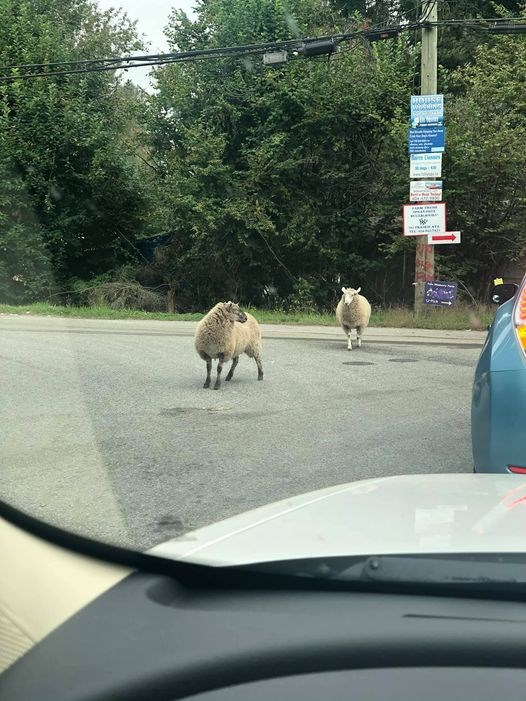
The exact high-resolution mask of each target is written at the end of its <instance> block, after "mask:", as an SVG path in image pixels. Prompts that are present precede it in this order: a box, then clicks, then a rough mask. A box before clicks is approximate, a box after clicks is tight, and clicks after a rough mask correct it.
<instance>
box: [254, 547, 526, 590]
mask: <svg viewBox="0 0 526 701" xmlns="http://www.w3.org/2000/svg"><path fill="white" fill-rule="evenodd" d="M241 569H245V570H250V571H252V572H261V573H267V574H270V573H273V574H276V575H285V576H288V577H300V578H307V579H316V580H319V581H323V580H325V581H327V580H329V581H336V582H355V583H358V582H363V583H366V582H370V583H398V584H433V585H452V586H455V587H458V586H459V585H468V586H469V587H473V586H475V587H482V588H485V589H486V588H496V589H498V590H501V588H502V587H506V588H509V587H513V588H514V590H515V589H516V587H520V588H523V587H524V590H525V591H526V555H524V554H522V553H509V554H508V553H506V554H502V553H500V554H499V553H497V554H493V553H483V554H480V553H476V554H470V553H467V554H457V553H454V554H447V553H446V554H439V555H419V554H418V555H368V556H354V557H331V558H312V559H301V560H281V561H279V562H265V563H258V564H254V565H245V566H244V567H243V568H241Z"/></svg>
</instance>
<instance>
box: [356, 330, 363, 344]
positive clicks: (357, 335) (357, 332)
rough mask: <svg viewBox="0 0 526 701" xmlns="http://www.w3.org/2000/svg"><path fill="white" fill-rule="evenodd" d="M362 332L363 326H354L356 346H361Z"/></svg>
mask: <svg viewBox="0 0 526 701" xmlns="http://www.w3.org/2000/svg"><path fill="white" fill-rule="evenodd" d="M362 333H363V326H357V327H356V337H357V339H358V348H361V347H362Z"/></svg>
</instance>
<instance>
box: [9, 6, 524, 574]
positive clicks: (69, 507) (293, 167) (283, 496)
mask: <svg viewBox="0 0 526 701" xmlns="http://www.w3.org/2000/svg"><path fill="white" fill-rule="evenodd" d="M523 14H524V6H523V3H522V2H512V1H510V2H505V3H503V4H501V5H499V6H498V7H496V6H494V3H492V2H490V1H489V0H488V1H487V2H486V1H484V2H478V3H474V2H473V3H469V2H468V3H466V2H460V0H458V2H457V1H456V0H452V1H451V2H448V3H447V4H446V3H440V2H436V1H435V0H424V1H423V2H418V3H416V2H415V1H414V0H398V1H393V2H385V1H383V0H382V1H380V0H377V1H372V0H371V1H370V2H369V1H367V2H363V1H362V0H287V1H286V2H283V1H282V0H173V1H172V2H165V1H164V0H151V1H150V2H148V3H144V2H139V1H138V0H45V1H44V0H16V2H15V0H2V2H1V3H0V173H1V178H0V364H1V372H0V387H1V394H0V435H1V442H0V451H1V452H0V461H1V465H2V467H1V471H0V500H1V501H3V502H5V503H6V504H8V505H11V506H13V507H16V508H17V509H19V510H20V511H22V512H24V513H25V514H28V515H30V516H32V517H34V518H36V519H38V520H40V521H43V522H46V523H49V524H52V525H54V526H58V527H60V528H62V529H64V530H66V531H68V532H71V533H75V534H79V535H82V536H86V537H89V538H92V539H94V540H97V541H102V542H104V543H109V544H116V545H120V546H124V547H127V548H131V549H133V550H138V551H141V552H144V551H151V552H152V554H156V555H159V556H161V557H168V558H172V559H187V560H192V561H199V562H201V563H205V564H221V565H234V564H235V565H247V564H250V563H251V562H252V563H253V562H260V563H261V562H272V561H276V562H278V561H279V562H285V561H290V560H293V559H296V558H297V559H298V560H299V559H302V560H308V559H312V558H314V559H315V558H352V557H362V558H363V557H369V556H380V555H384V556H386V555H404V556H407V557H409V556H410V555H411V554H415V555H416V554H418V555H419V556H421V555H425V554H434V555H436V554H440V553H442V554H452V553H454V554H455V556H456V557H457V556H459V554H461V553H462V552H465V553H470V554H471V556H472V557H473V556H474V555H473V554H477V553H493V554H499V553H500V554H506V553H508V554H510V553H513V554H514V557H517V556H518V555H519V554H520V553H524V552H526V538H525V537H524V535H523V534H524V528H523V525H524V524H523V520H524V517H525V514H526V511H525V509H524V504H525V503H526V502H525V501H524V499H525V498H526V497H525V496H524V492H523V481H524V476H523V473H526V451H524V449H523V444H524V441H523V427H524V425H525V422H526V401H525V399H524V397H525V396H526V291H525V287H524V284H523V276H524V272H525V269H526V265H525V264H526V229H525V227H524V221H525V216H526V200H525V198H524V193H525V192H526V152H525V150H524V143H525V138H526V97H525V95H526V93H525V91H524V89H523V87H524V85H523V80H524V71H525V68H526V43H525V42H524V38H523V37H522V36H518V35H519V34H521V32H522V31H524V27H525V26H526V24H525V20H524V17H523ZM496 15H497V16H496ZM511 473H518V474H515V475H513V474H511ZM521 475H522V476H521ZM319 490H322V491H319ZM276 502H277V503H276ZM247 512H248V513H247ZM225 519H227V520H226V521H225ZM152 549H153V550H152ZM491 562H492V564H491V572H492V576H493V575H495V577H494V579H495V580H497V581H498V580H499V577H498V576H497V575H496V570H498V566H499V565H498V563H499V562H500V561H499V560H498V559H497V560H496V561H493V560H492V561H491ZM344 569H345V568H344ZM394 569H396V568H394ZM345 571H346V570H345ZM353 571H354V570H353ZM388 571H389V572H390V571H392V570H391V569H388ZM433 571H435V569H434V570H433ZM477 571H478V570H477ZM503 571H505V572H510V573H513V572H515V569H514V568H513V567H511V568H509V569H506V570H503ZM506 576H507V575H505V576H504V578H506ZM510 577H512V574H510Z"/></svg>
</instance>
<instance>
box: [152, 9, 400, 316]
mask: <svg viewBox="0 0 526 701" xmlns="http://www.w3.org/2000/svg"><path fill="white" fill-rule="evenodd" d="M326 8H327V6H326V5H325V4H324V3H320V2H317V0H296V2H289V3H287V4H286V6H285V3H283V2H281V0H257V1H256V0H251V2H245V1H243V2H241V1H240V0H213V1H210V2H207V3H203V4H202V5H201V6H199V10H198V14H197V19H196V20H195V22H191V21H190V20H188V18H186V17H185V16H184V15H183V14H181V13H175V14H174V15H173V17H172V23H171V28H170V40H171V44H172V46H174V47H180V48H182V49H189V48H196V47H201V48H202V47H203V46H216V45H235V44H241V43H243V44H244V43H251V42H254V41H260V40H261V39H263V38H264V39H265V40H272V39H286V38H290V37H291V36H293V33H294V32H296V33H297V32H299V34H300V35H301V36H315V35H319V34H322V33H324V31H325V32H326V31H327V29H328V27H331V31H335V30H337V27H335V26H334V22H333V20H334V13H333V12H332V10H329V11H326ZM340 19H341V20H342V22H343V19H342V18H341V17H340ZM342 26H343V25H342ZM345 48H346V49H347V50H345V51H343V52H342V53H340V54H337V55H336V56H334V57H333V58H332V59H331V60H330V61H329V60H327V58H321V59H314V60H311V61H309V60H305V59H298V60H291V61H290V62H289V63H288V64H287V66H285V67H276V68H272V69H269V70H265V69H264V68H263V66H262V64H261V63H260V61H261V58H260V57H257V58H250V57H249V58H245V59H242V60H239V59H220V60H217V61H214V62H194V63H188V64H180V65H175V66H169V67H164V68H162V69H160V70H159V71H158V72H157V82H158V87H159V92H158V94H157V95H155V96H153V97H152V98H151V112H150V130H151V140H152V141H151V144H152V148H153V149H154V152H155V154H156V160H157V162H160V163H162V164H163V166H164V175H163V178H162V185H161V187H162V192H163V198H164V201H165V202H169V210H170V222H171V223H170V226H171V228H172V230H173V231H174V241H173V244H172V247H171V248H170V249H168V250H167V251H165V252H164V261H165V265H167V266H169V267H170V276H171V277H172V278H178V279H179V280H180V282H181V285H182V286H183V287H184V286H186V288H188V287H191V289H192V292H193V299H194V304H195V306H198V307H206V306H207V305H208V304H210V302H211V301H212V300H213V299H216V298H218V297H227V296H232V297H234V296H236V297H237V298H242V299H244V300H245V301H248V302H252V303H256V304H260V303H262V301H264V300H265V296H266V295H268V294H269V292H270V291H273V290H275V294H276V296H277V298H279V299H281V300H287V299H289V301H290V298H291V296H294V297H295V299H296V301H297V298H298V295H299V296H300V297H301V300H300V301H301V302H303V303H304V304H306V305H320V304H321V305H329V304H332V302H333V298H334V294H335V290H337V289H338V282H337V279H338V276H339V275H340V276H343V277H344V278H345V280H348V281H349V284H350V281H351V280H352V284H355V281H356V285H358V284H361V283H363V282H364V281H365V280H366V279H368V280H369V284H370V286H371V285H374V282H373V279H374V278H375V276H377V275H378V274H379V273H382V275H383V273H384V272H385V269H386V267H390V265H391V263H390V261H385V260H384V259H383V258H381V257H380V256H379V255H378V250H379V245H380V244H381V243H382V242H383V241H385V240H388V238H389V236H388V233H386V221H387V222H388V223H389V226H392V222H393V221H395V220H396V219H397V218H398V215H399V211H400V205H401V199H397V198H396V197H393V196H392V191H393V190H396V188H397V187H398V181H399V175H398V173H397V172H395V174H394V180H393V171H394V170H395V169H393V167H392V163H391V160H390V159H391V157H392V156H393V154H395V153H396V158H397V159H399V158H400V157H401V154H403V146H401V145H400V144H399V143H398V135H397V131H396V129H397V128H398V126H399V125H400V124H401V123H402V122H405V118H406V117H405V112H406V109H407V107H406V106H407V104H408V101H409V94H410V85H411V76H412V72H411V71H412V55H411V49H410V48H408V47H407V45H406V43H405V39H403V38H402V39H400V41H398V42H393V43H388V44H384V45H381V46H376V47H370V46H369V45H366V44H364V43H362V42H360V43H357V44H355V45H353V46H352V47H351V50H349V47H345ZM386 193H387V197H388V199H389V204H388V206H386V208H385V209H384V210H383V211H382V212H381V213H380V215H379V214H378V209H379V208H378V201H379V198H380V197H383V196H385V195H386ZM398 197H401V195H400V194H399V195H398Z"/></svg>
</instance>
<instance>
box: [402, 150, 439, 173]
mask: <svg viewBox="0 0 526 701" xmlns="http://www.w3.org/2000/svg"><path fill="white" fill-rule="evenodd" d="M410 160H411V166H410V168H409V177H410V178H440V176H441V175H442V154H441V153H414V154H412V155H411V156H410Z"/></svg>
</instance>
